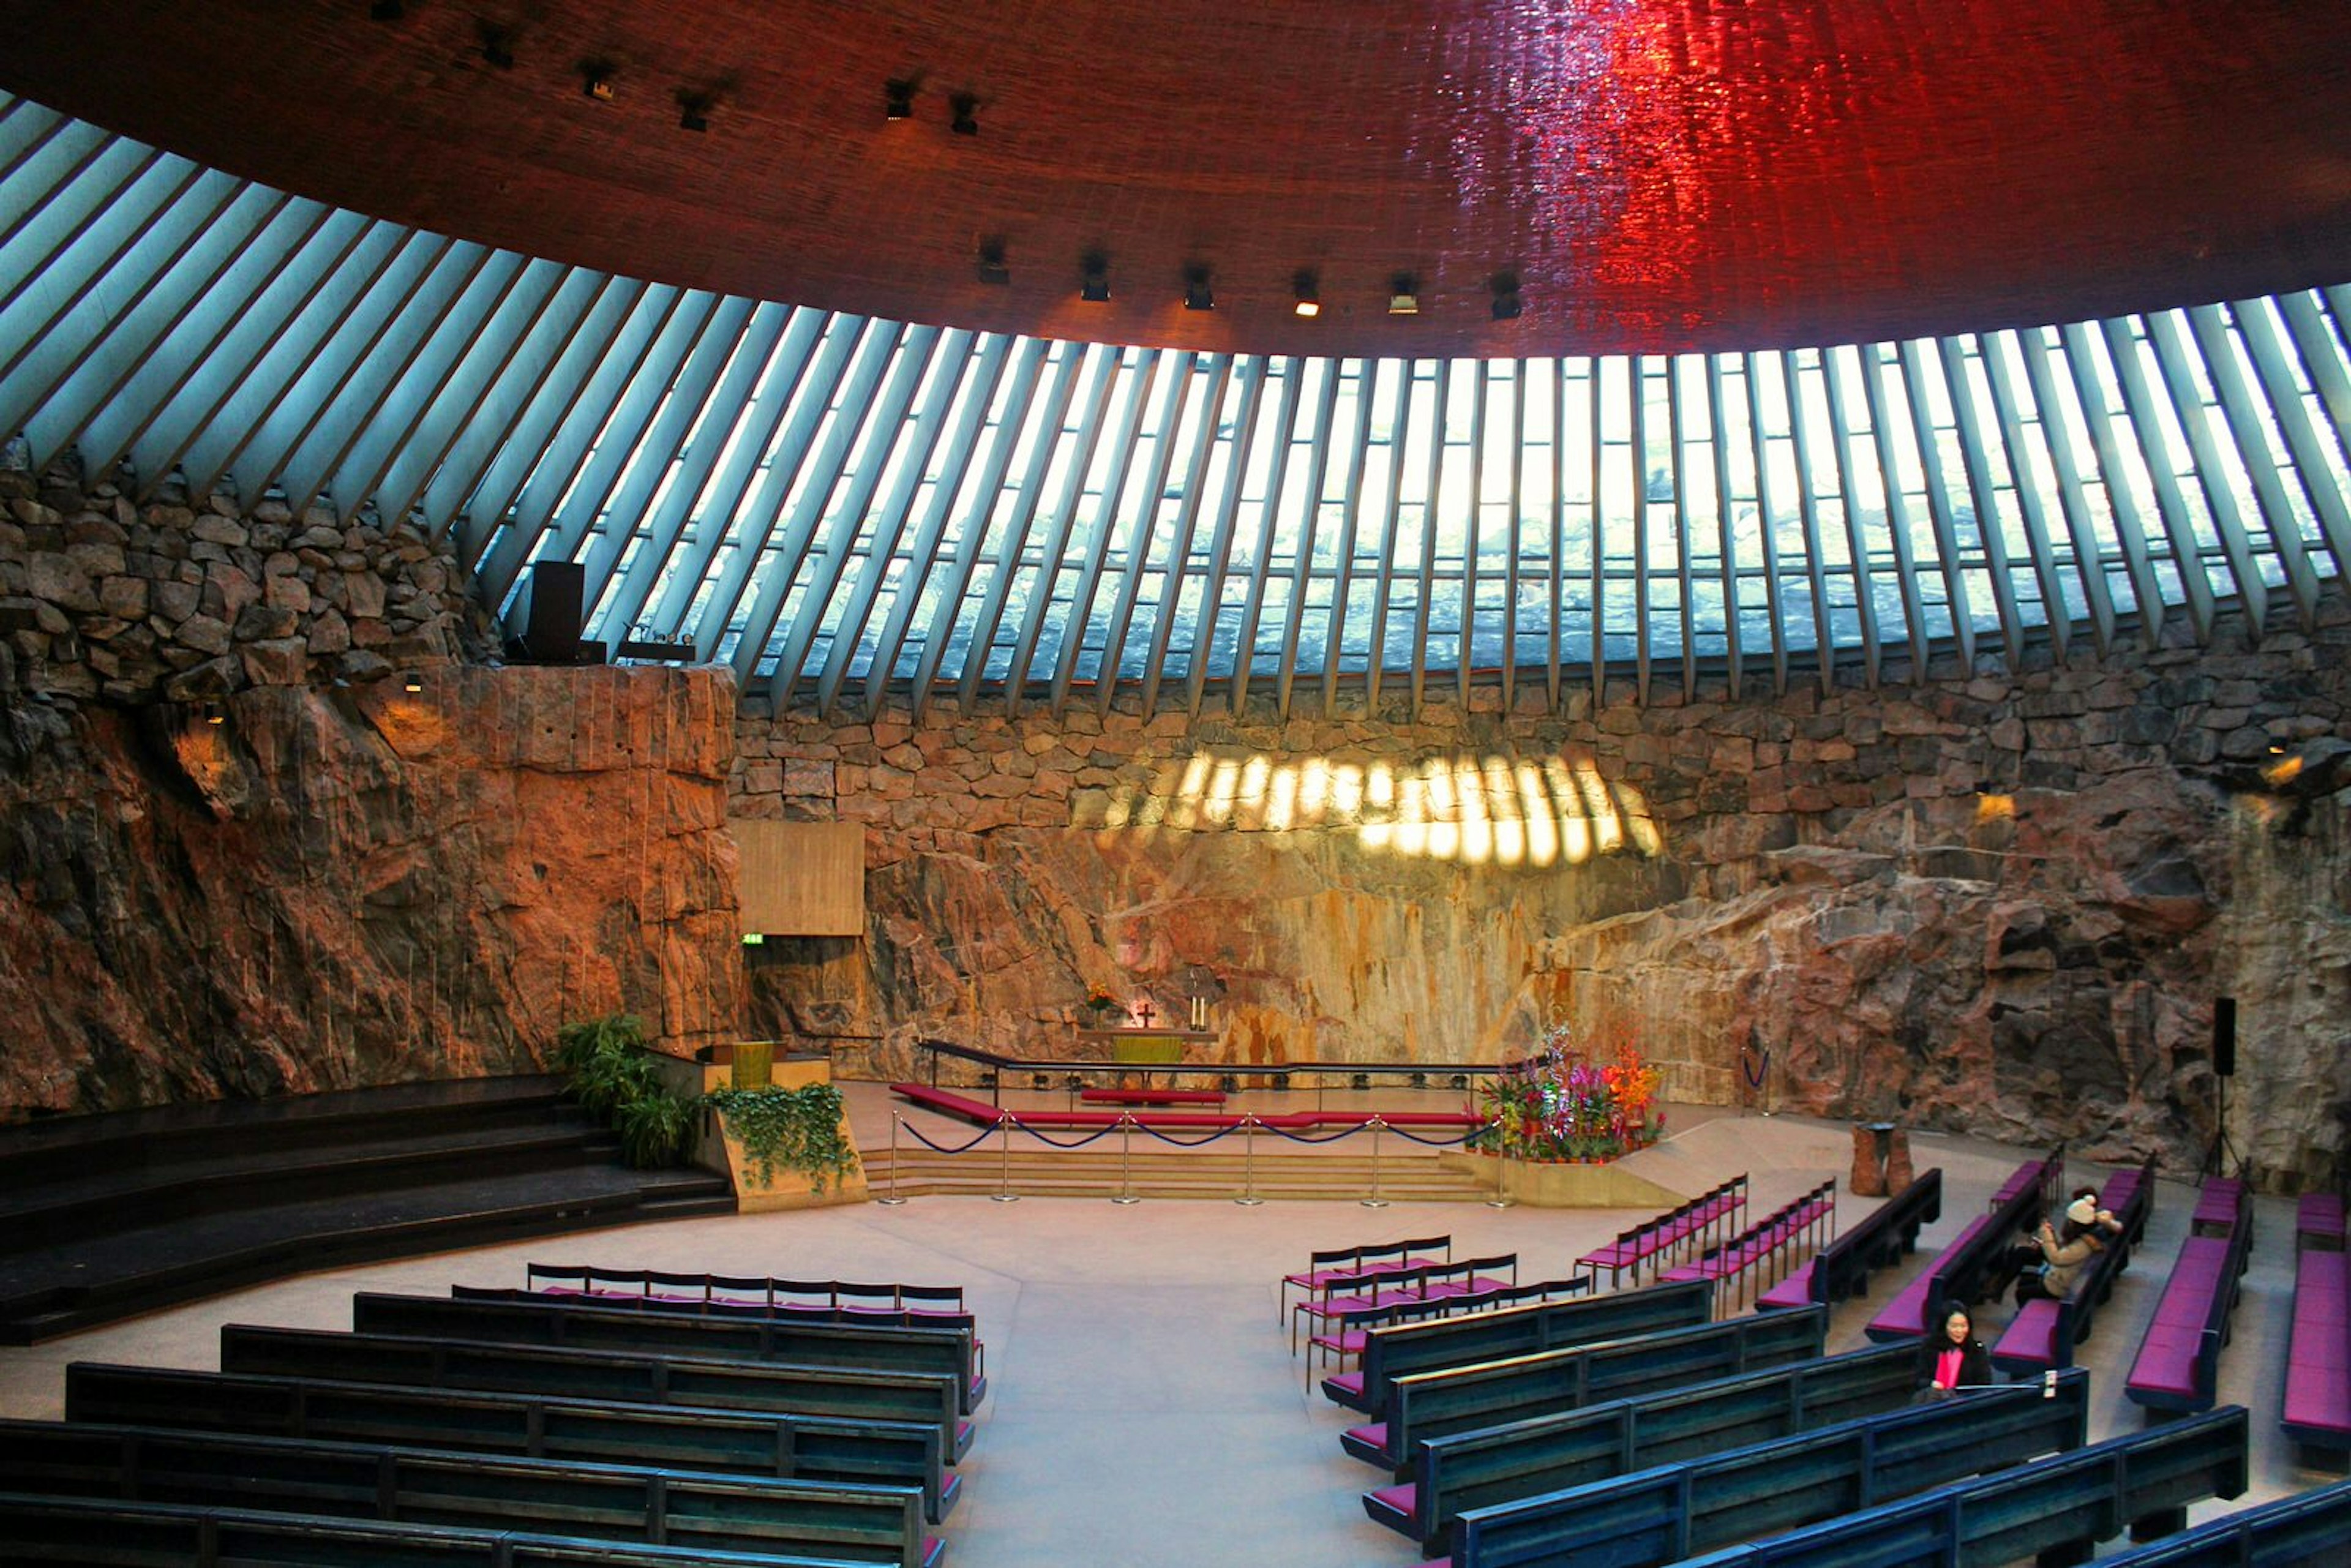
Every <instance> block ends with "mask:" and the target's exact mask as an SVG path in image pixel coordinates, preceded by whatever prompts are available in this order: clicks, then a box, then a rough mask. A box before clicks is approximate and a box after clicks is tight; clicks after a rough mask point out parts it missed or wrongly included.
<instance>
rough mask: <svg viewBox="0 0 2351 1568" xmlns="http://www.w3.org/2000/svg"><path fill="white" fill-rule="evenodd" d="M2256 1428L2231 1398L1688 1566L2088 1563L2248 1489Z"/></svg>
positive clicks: (1977, 1567) (1891, 1567)
mask: <svg viewBox="0 0 2351 1568" xmlns="http://www.w3.org/2000/svg"><path fill="white" fill-rule="evenodd" d="M2250 1430H2251V1427H2250V1424H2249V1423H2248V1422H2247V1420H2246V1416H2245V1412H2244V1409H2243V1407H2242V1406H2235V1405H2227V1406H2221V1407H2220V1409H2218V1410H2210V1411H2207V1412H2205V1413H2204V1414H2203V1415H2201V1416H2187V1417H2185V1418H2184V1419H2181V1420H2179V1421H2172V1422H2168V1423H2166V1424H2165V1425H2163V1426H2161V1427H2149V1428H2147V1430H2146V1431H2143V1432H2135V1433H2133V1434H2131V1435H2130V1436H2129V1437H2115V1438H2112V1439H2110V1440H2108V1441H2106V1442H2104V1443H2097V1444H2094V1445H2093V1446H2091V1447H2089V1448H2077V1449H2075V1450H2074V1452H2072V1453H2070V1454H2059V1455H2056V1456H2054V1457H2053V1458H2044V1459H2038V1460H2035V1461H2034V1462H2033V1463H2032V1464H2029V1465H2025V1466H2023V1467H2022V1468H2020V1469H2011V1470H2006V1471H2003V1472H2001V1473H2000V1474H1997V1475H1987V1476H1980V1477H1978V1478H1977V1479H1974V1480H1971V1481H1964V1482H1961V1483H1959V1484H1958V1485H1955V1486H1948V1487H1943V1488H1940V1489H1938V1490H1934V1491H1930V1492H1928V1493H1926V1494H1924V1495H1923V1496H1920V1497H1914V1498H1908V1499H1906V1500H1903V1501H1900V1502H1895V1503H1888V1504H1886V1506H1884V1507H1882V1508H1873V1509H1868V1510H1865V1511H1860V1512H1856V1513H1854V1514H1852V1515H1850V1516H1849V1517H1847V1518H1844V1519H1839V1520H1835V1521H1832V1522H1830V1523H1826V1524H1817V1525H1813V1526H1810V1527H1808V1528H1806V1529H1803V1530H1797V1531H1790V1532H1789V1533H1787V1534H1785V1535H1782V1536H1779V1537H1777V1538H1775V1539H1773V1540H1770V1541H1758V1542H1752V1543H1750V1544H1748V1545H1744V1546H1731V1547H1726V1548H1724V1549H1723V1550H1721V1551H1719V1552H1708V1553H1707V1554H1706V1555H1705V1556H1702V1557H1695V1558H1692V1559H1691V1560H1690V1562H1689V1563H1687V1564H1686V1568H1700V1565H1701V1564H1702V1565H1703V1568H1907V1565H1909V1564H1915V1563H1958V1564H1960V1565H1961V1568H1992V1565H1993V1564H1997V1563H2014V1562H2018V1561H2020V1560H2022V1559H2023V1558H2028V1557H2032V1556H2035V1555H2037V1554H2043V1553H2045V1554H2046V1557H2045V1558H2044V1561H2049V1562H2059V1561H2062V1562H2066V1563H2079V1562H2083V1561H2085V1560H2086V1559H2087V1558H2088V1557H2089V1555H2090V1552H2091V1550H2092V1547H2093V1544H2094V1543H2095V1542H2100V1541H2105V1540H2108V1539H2110V1538H2112V1537H2114V1536H2116V1535H2120V1534H2121V1533H2122V1532H2123V1531H2125V1530H2126V1529H2128V1530H2131V1531H2134V1532H2137V1533H2144V1534H2155V1533H2159V1532H2162V1531H2168V1530H2177V1529H2179V1521H2181V1520H2183V1519H2184V1517H2185V1515H2186V1513H2187V1510H2188V1505H2189V1503H2191V1502H2198V1501H2200V1500H2203V1499H2205V1498H2212V1497H2220V1498H2233V1497H2240V1496H2242V1495H2243V1493H2244V1490H2245V1472H2246V1469H2247V1466H2248V1460H2247V1458H2246V1453H2245V1441H2246V1437H2247V1434H2248V1433H2249V1432H2250Z"/></svg>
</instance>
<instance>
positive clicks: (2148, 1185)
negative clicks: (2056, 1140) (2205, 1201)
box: [1991, 1159, 2155, 1376]
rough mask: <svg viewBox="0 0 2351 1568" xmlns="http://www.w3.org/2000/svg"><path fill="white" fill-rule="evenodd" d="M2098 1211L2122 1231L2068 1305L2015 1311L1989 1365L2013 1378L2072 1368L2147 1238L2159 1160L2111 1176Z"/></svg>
mask: <svg viewBox="0 0 2351 1568" xmlns="http://www.w3.org/2000/svg"><path fill="white" fill-rule="evenodd" d="M2098 1207H2101V1208H2105V1209H2107V1210H2110V1211H2111V1212H2112V1213H2113V1215H2114V1217H2115V1218H2116V1219H2117V1220H2118V1221H2120V1222H2121V1224H2122V1231H2121V1233H2120V1234H2119V1235H2116V1236H2113V1237H2110V1238H2108V1239H2107V1241H2106V1245H2105V1250H2104V1251H2103V1252H2100V1253H2099V1254H2098V1255H2097V1256H2096V1257H2095V1258H2092V1259H2091V1260H2089V1261H2087V1262H2086V1263H2085V1264H2083V1266H2082V1271H2081V1273H2080V1274H2078V1275H2076V1276H2075V1277H2074V1288H2073V1289H2072V1290H2070V1291H2066V1292H2065V1299H2064V1301H2050V1300H2048V1299H2047V1298H2046V1297H2043V1298H2041V1299H2040V1300H2037V1301H2027V1302H2025V1303H2024V1305H2023V1306H2022V1307H2020V1308H2018V1309H2017V1312H2016V1316H2014V1317H2013V1318H2011V1319H2010V1320H2009V1323H2008V1327H2007V1328H2005V1329H2003V1330H2001V1336H2000V1338H1999V1339H1998V1340H1996V1341H1994V1342H1993V1343H1992V1347H1991V1364H1993V1365H1994V1366H1996V1367H1998V1368H2000V1369H2001V1371H2002V1372H2005V1373H2007V1374H2009V1375H2011V1376H2029V1375H2032V1374H2033V1373H2036V1372H2044V1371H2046V1370H2048V1369H2049V1368H2050V1367H2053V1366H2071V1365H2073V1364H2074V1345H2075V1344H2076V1343H2079V1342H2080V1341H2083V1340H2085V1339H2087V1338H2089V1337H2090V1326H2091V1324H2092V1323H2093V1322H2095V1319H2096V1316H2097V1311H2098V1309H2099V1308H2100V1307H2101V1306H2103V1305H2105V1300H2106V1298H2107V1297H2108V1296H2110V1295H2112V1294H2113V1293H2114V1289H2115V1279H2116V1276H2117V1275H2119V1274H2120V1273H2121V1272H2122V1271H2123V1270H2125V1269H2127V1268H2129V1267H2130V1260H2131V1249H2133V1248H2135V1247H2136V1246H2137V1245H2138V1240H2139V1238H2140V1237H2142V1236H2144V1235H2145V1234H2147V1217H2148V1216H2150V1215H2152V1214H2153V1213H2154V1212H2155V1161H2154V1160H2152V1159H2150V1160H2148V1161H2147V1164H2146V1166H2143V1167H2142V1168H2140V1169H2138V1170H2136V1171H2132V1170H2120V1171H2116V1173H2115V1174H2114V1175H2113V1176H2110V1177H2108V1178H2107V1181H2106V1186H2105V1191H2104V1192H2103V1193H2102V1194H2101V1195H2100V1196H2099V1200H2098Z"/></svg>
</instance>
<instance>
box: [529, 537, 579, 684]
mask: <svg viewBox="0 0 2351 1568" xmlns="http://www.w3.org/2000/svg"><path fill="white" fill-rule="evenodd" d="M587 591H588V569H587V568H586V567H585V566H583V565H581V564H580V562H578V561H576V560H535V561H533V562H531V563H530V617H529V619H528V621H527V622H524V626H523V634H522V641H523V646H524V647H525V648H527V649H528V650H529V651H530V656H531V658H532V660H533V661H534V662H535V663H538V664H578V663H580V630H581V627H580V620H581V617H582V614H583V610H582V606H581V603H580V601H581V599H582V597H583V596H584V595H585V594H586V593H587Z"/></svg>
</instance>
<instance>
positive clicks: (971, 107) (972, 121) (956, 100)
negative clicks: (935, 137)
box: [947, 92, 979, 136]
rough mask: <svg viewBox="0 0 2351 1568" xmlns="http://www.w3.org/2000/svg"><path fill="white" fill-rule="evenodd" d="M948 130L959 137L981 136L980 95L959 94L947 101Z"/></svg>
mask: <svg viewBox="0 0 2351 1568" xmlns="http://www.w3.org/2000/svg"><path fill="white" fill-rule="evenodd" d="M947 112H948V114H949V115H950V117H951V118H950V119H949V120H947V129H948V130H949V131H954V132H955V133H956V135H957V136H977V135H978V134H979V95H978V94H977V93H970V92H958V93H955V94H953V95H951V96H950V97H949V98H948V99H947Z"/></svg>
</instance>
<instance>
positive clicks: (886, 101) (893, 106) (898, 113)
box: [882, 77, 914, 120]
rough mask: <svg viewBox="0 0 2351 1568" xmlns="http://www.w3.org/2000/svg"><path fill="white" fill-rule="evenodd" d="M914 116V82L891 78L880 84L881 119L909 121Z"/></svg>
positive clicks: (906, 78)
mask: <svg viewBox="0 0 2351 1568" xmlns="http://www.w3.org/2000/svg"><path fill="white" fill-rule="evenodd" d="M882 118H883V119H884V120H911V119H913V118H914V78H911V77H892V78H890V79H889V80H888V81H885V82H883V84H882Z"/></svg>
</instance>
